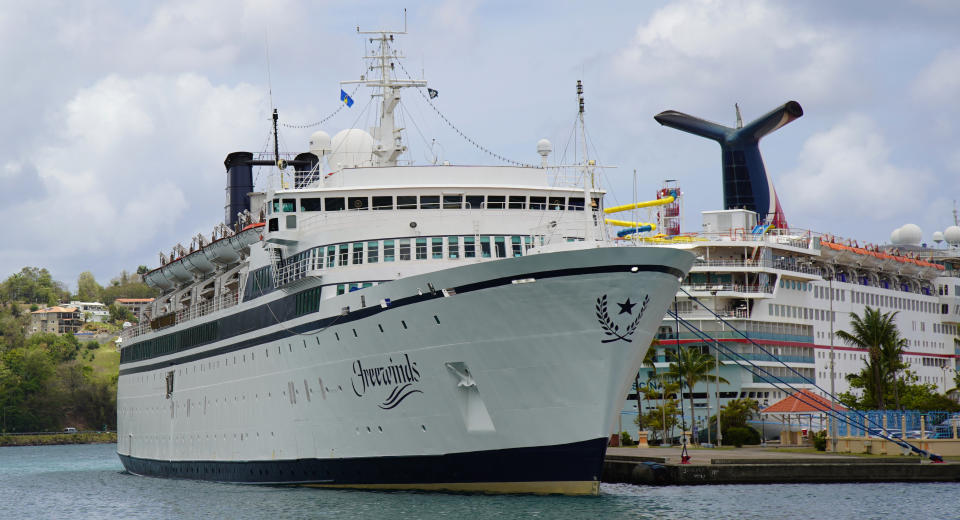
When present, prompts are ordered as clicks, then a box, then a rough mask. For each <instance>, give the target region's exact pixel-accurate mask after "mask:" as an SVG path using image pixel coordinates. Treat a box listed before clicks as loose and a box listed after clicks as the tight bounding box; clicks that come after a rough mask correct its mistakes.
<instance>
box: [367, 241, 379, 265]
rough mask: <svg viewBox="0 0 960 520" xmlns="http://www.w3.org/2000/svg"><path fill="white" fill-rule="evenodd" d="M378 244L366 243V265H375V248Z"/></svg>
mask: <svg viewBox="0 0 960 520" xmlns="http://www.w3.org/2000/svg"><path fill="white" fill-rule="evenodd" d="M378 245H379V242H376V241H374V242H367V263H368V264H375V263H377V260H378V259H377V246H378Z"/></svg>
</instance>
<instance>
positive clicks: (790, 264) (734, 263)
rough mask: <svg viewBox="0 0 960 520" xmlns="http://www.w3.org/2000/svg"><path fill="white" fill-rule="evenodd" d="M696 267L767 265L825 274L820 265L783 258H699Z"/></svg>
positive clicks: (818, 274) (806, 272)
mask: <svg viewBox="0 0 960 520" xmlns="http://www.w3.org/2000/svg"><path fill="white" fill-rule="evenodd" d="M693 266H694V267H765V268H769V269H781V270H784V271H794V272H797V273H805V274H810V275H815V276H823V271H822V270H821V269H820V268H819V267H814V266H809V265H803V264H796V263H794V262H785V261H783V260H758V261H753V260H697V261H696V262H694V264H693Z"/></svg>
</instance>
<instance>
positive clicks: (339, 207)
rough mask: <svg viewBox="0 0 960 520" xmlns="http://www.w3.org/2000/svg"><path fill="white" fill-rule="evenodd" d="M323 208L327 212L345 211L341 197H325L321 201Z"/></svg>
mask: <svg viewBox="0 0 960 520" xmlns="http://www.w3.org/2000/svg"><path fill="white" fill-rule="evenodd" d="M323 207H324V208H325V209H326V210H327V211H343V210H344V209H346V204H344V200H343V197H327V198H326V199H324V201H323Z"/></svg>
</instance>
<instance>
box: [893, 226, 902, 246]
mask: <svg viewBox="0 0 960 520" xmlns="http://www.w3.org/2000/svg"><path fill="white" fill-rule="evenodd" d="M901 229H902V228H897V229H894V230H893V232H892V233H890V243H891V244H893V245H895V246H899V245H901V244H902V243H903V242H901V241H900V230H901Z"/></svg>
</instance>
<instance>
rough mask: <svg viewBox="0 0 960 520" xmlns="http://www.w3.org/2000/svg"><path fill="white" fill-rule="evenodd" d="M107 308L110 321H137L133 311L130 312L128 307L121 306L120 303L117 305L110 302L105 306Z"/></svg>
mask: <svg viewBox="0 0 960 520" xmlns="http://www.w3.org/2000/svg"><path fill="white" fill-rule="evenodd" d="M107 310H109V311H110V320H111V321H115V322H118V321H119V322H122V321H129V322H135V321H137V319H136V317H134V315H133V313H132V312H130V309H128V308H126V307H124V306H122V305H117V304H116V303H111V304H110V305H109V306H108V307H107Z"/></svg>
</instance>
